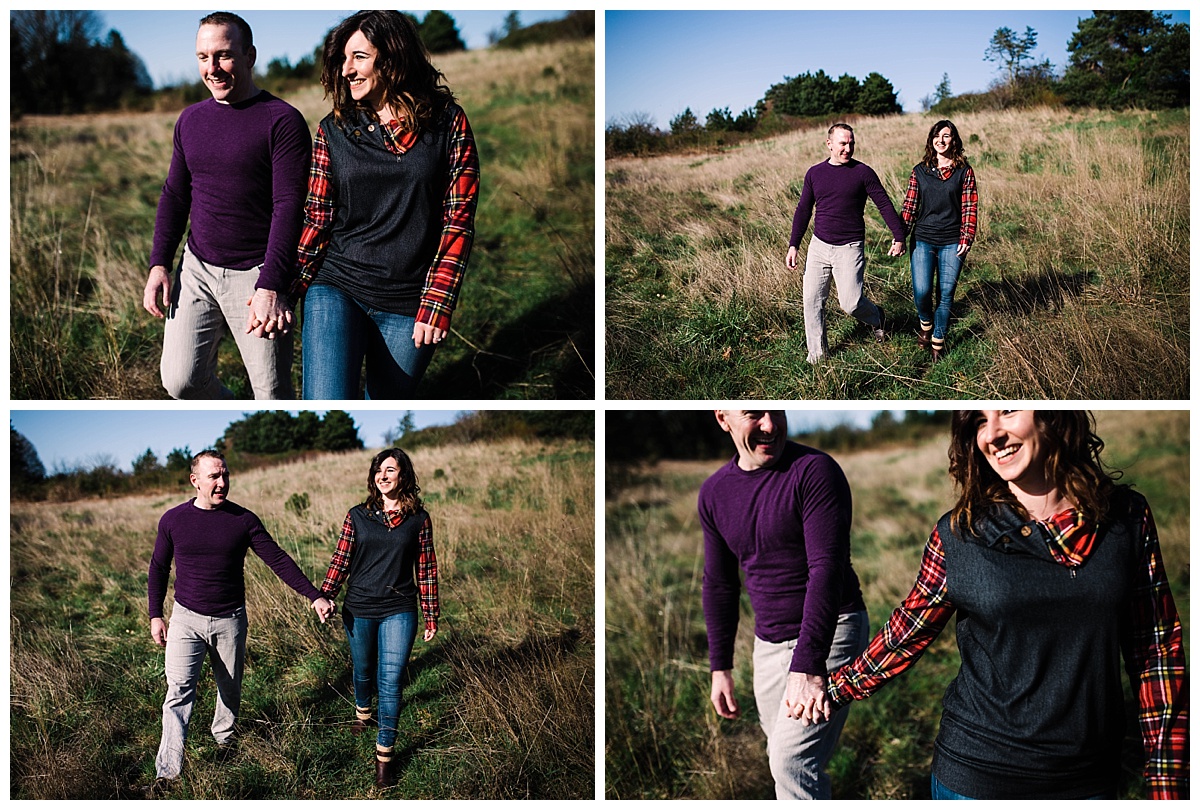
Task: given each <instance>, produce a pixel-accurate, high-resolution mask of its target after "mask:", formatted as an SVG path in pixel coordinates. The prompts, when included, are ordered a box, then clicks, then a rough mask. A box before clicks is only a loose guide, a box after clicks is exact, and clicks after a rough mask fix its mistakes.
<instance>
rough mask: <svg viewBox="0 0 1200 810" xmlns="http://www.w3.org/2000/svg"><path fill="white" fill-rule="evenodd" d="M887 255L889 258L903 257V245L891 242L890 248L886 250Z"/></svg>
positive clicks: (894, 241)
mask: <svg viewBox="0 0 1200 810" xmlns="http://www.w3.org/2000/svg"><path fill="white" fill-rule="evenodd" d="M888 255H889V256H903V255H904V243H903V242H898V241H896V240H892V246H891V247H890V248H888Z"/></svg>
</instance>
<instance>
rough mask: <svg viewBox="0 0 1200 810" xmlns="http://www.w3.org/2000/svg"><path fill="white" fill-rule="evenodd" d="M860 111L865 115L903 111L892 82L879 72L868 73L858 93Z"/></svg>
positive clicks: (891, 113) (890, 113)
mask: <svg viewBox="0 0 1200 810" xmlns="http://www.w3.org/2000/svg"><path fill="white" fill-rule="evenodd" d="M858 112H860V113H862V114H863V115H893V114H895V113H899V112H903V108H901V106H900V104H899V102H897V101H896V90H895V88H893V87H892V83H891V82H889V81H888V80H887V79H885V78H884V77H883V76H882V75H880V74H878V73H868V74H867V77H866V78H865V79H863V83H862V90H860V91H859V93H858Z"/></svg>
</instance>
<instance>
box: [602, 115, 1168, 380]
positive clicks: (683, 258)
mask: <svg viewBox="0 0 1200 810" xmlns="http://www.w3.org/2000/svg"><path fill="white" fill-rule="evenodd" d="M932 120H933V119H931V118H930V117H929V116H918V115H906V116H894V117H887V118H879V119H873V118H868V119H862V120H859V121H856V122H855V128H856V129H855V134H856V139H857V151H856V157H857V158H859V159H861V160H862V161H864V162H865V163H867V164H869V165H870V166H872V167H873V168H874V169H875V170H876V172H877V173H878V174H879V176H880V178H881V180H882V182H883V185H884V187H885V189H886V190H887V191H888V193H889V196H890V197H891V198H892V200H893V202H894V203H895V204H896V206H897V208H898V207H899V204H900V202H901V201H902V200H903V196H904V191H905V189H906V187H907V181H908V176H909V173H910V171H911V169H912V166H913V164H915V163H916V162H918V160H919V159H920V157H921V155H922V152H923V148H924V142H925V137H926V135H927V131H928V127H929V125H930V124H931V123H932ZM955 123H956V125H957V126H958V128H959V130H960V132H961V133H962V135H963V137H964V139H967V140H968V143H967V145H966V148H967V155H968V157H969V159H970V160H971V162H972V165H973V167H974V169H975V173H976V176H977V179H978V182H979V188H980V230H979V235H978V238H977V241H976V243H975V247H974V248H973V250H972V252H971V254H970V258H969V259H968V262H967V265H966V267H965V269H964V271H963V275H962V276H961V277H960V283H959V291H958V300H957V301H956V305H955V314H956V315H957V316H958V318H957V320H956V321H955V322H954V324H953V325H952V327H951V330H952V331H951V335H950V342H951V351H952V356H953V355H957V357H955V362H961V363H962V365H963V368H962V369H960V370H961V371H962V372H963V374H964V375H965V376H966V377H967V378H968V379H965V380H951V378H949V377H948V375H935V374H933V373H926V372H925V370H924V369H922V368H920V367H919V366H918V367H917V368H913V365H914V364H913V360H914V359H915V358H916V357H920V355H919V354H917V353H913V352H909V351H907V350H908V349H909V348H910V347H909V345H908V341H907V338H906V340H905V341H904V342H902V344H901V348H900V349H899V350H898V349H896V348H895V347H892V348H885V349H883V350H880V351H879V352H877V353H875V355H874V356H871V357H868V358H867V359H866V360H865V362H864V361H863V360H861V359H860V357H859V356H858V355H854V356H853V357H852V358H850V359H848V360H846V362H848V363H852V364H854V365H858V366H867V365H876V366H878V367H882V371H880V376H881V377H887V378H888V382H887V383H886V384H891V383H892V381H893V380H894V379H896V378H903V377H909V378H911V379H910V380H908V382H907V383H906V384H904V385H898V386H895V387H893V388H891V389H885V388H884V387H883V386H884V385H885V383H883V382H881V383H879V384H876V385H874V386H871V385H870V384H869V383H867V384H863V388H864V389H865V390H860V393H859V394H858V395H859V396H868V397H870V396H876V395H881V394H882V395H887V396H891V395H893V393H894V394H895V395H896V396H899V398H906V397H904V396H901V394H903V393H905V391H906V389H907V392H908V393H911V394H913V395H915V396H918V397H933V398H944V397H945V396H947V395H948V396H964V395H965V396H974V397H989V396H995V397H1012V396H1023V397H1028V398H1132V399H1143V398H1177V397H1181V396H1184V395H1185V392H1186V390H1187V380H1188V378H1189V377H1188V370H1187V369H1188V334H1189V322H1188V321H1189V303H1188V302H1189V300H1190V293H1189V285H1188V282H1187V278H1188V273H1187V268H1188V258H1189V255H1190V232H1189V199H1190V194H1189V183H1188V178H1189V171H1190V165H1189V143H1190V141H1189V131H1188V125H1189V116H1188V115H1187V112H1186V111H1184V112H1183V113H1177V112H1174V113H1163V114H1161V115H1160V114H1156V113H1108V112H1098V111H1094V110H1092V111H1082V112H1070V111H1066V110H1052V109H1049V108H1042V109H1035V110H1028V111H1020V112H983V113H975V114H969V115H963V116H961V117H959V118H957V119H956V121H955ZM824 139H825V132H824V130H820V131H818V130H806V131H798V132H793V133H790V134H787V135H782V136H779V137H776V138H773V139H770V140H767V141H760V142H755V143H748V144H744V145H742V146H740V147H739V148H738V149H736V150H732V151H729V152H722V153H719V154H705V155H674V156H667V157H656V158H640V159H639V158H620V159H610V160H608V161H607V162H606V174H607V179H606V187H607V195H606V219H605V238H606V244H607V247H608V251H609V256H610V257H613V258H611V259H610V261H609V265H608V267H607V271H606V277H607V279H608V282H609V283H608V286H609V292H608V322H607V326H608V337H609V343H610V351H609V356H610V358H611V359H613V360H615V361H616V369H615V371H616V374H615V375H614V376H615V380H610V391H611V392H612V393H613V394H614V395H617V396H648V395H651V394H654V393H659V394H661V393H663V392H653V391H650V390H649V388H648V385H649V384H648V381H647V380H646V379H644V378H640V377H639V373H638V369H639V368H644V367H645V365H646V364H649V363H652V362H653V361H652V359H651V357H652V356H653V354H654V352H653V351H646V352H644V353H643V354H641V355H639V354H638V352H637V351H636V350H634V349H633V348H630V344H631V343H633V342H637V341H645V340H646V334H645V333H646V332H647V331H648V330H647V320H648V318H647V316H646V315H644V310H645V309H646V305H647V304H651V303H652V304H653V305H654V309H655V311H656V313H657V323H656V329H655V330H654V331H656V332H659V333H660V334H661V337H656V336H655V335H653V334H652V335H651V336H650V340H652V341H655V340H657V341H661V343H662V344H663V347H666V346H670V345H671V344H672V343H679V342H680V339H681V335H686V334H690V331H691V329H692V328H694V329H697V330H699V329H702V328H704V327H701V326H699V325H697V326H694V327H691V328H689V326H688V324H687V323H686V322H688V321H692V322H694V323H696V324H700V323H707V324H708V326H707V328H708V329H709V331H713V330H712V325H711V323H709V322H708V321H705V318H704V314H705V313H708V312H709V311H710V310H715V311H718V312H723V313H726V314H725V316H724V317H726V318H729V319H731V320H742V321H745V322H744V323H738V324H736V327H735V326H734V325H732V324H731V325H730V327H729V328H728V330H725V331H727V332H728V333H729V336H726V337H725V338H724V342H723V343H720V344H717V343H712V344H710V345H707V346H704V349H706V350H707V351H713V350H714V349H715V350H717V351H721V350H722V349H725V348H731V349H732V351H733V354H734V356H735V357H737V356H738V354H739V353H740V354H741V356H742V359H743V360H744V361H751V362H757V363H762V364H763V365H764V366H767V365H769V361H768V360H765V359H763V358H762V357H760V356H758V355H759V354H761V353H763V352H766V353H772V352H773V353H774V354H776V355H777V356H778V355H781V354H783V353H784V351H785V349H786V350H787V351H788V352H789V353H790V352H791V350H792V349H793V348H794V341H791V340H789V338H790V337H791V336H792V334H793V333H794V332H796V331H798V330H800V329H801V328H802V327H801V324H800V315H799V312H798V309H799V298H800V273H799V272H797V271H793V270H789V269H787V268H786V267H785V265H784V261H783V259H784V255H785V253H786V251H787V240H788V235H789V233H790V228H791V216H792V213H793V212H794V209H795V205H796V202H797V201H798V199H799V195H800V190H801V184H802V181H803V177H804V173H805V171H806V170H807V169H808V167H809V166H811V165H813V164H815V163H818V162H820V161H821V160H822V159H824V158H826V157H827V156H828V155H827V153H826V152H825V150H824ZM647 200H653V201H654V205H646V204H645V202H646V201H647ZM890 239H891V237H890V235H889V233H888V231H887V230H886V229H885V228H884V226H883V223H882V220H881V218H880V217H879V215H878V213H877V212H876V211H875V209H874V206H873V204H868V206H867V252H868V257H869V258H868V263H867V276H868V284H867V287H868V294H869V295H870V296H871V297H872V298H873V299H875V300H876V301H879V302H882V303H883V305H884V308H885V310H886V311H887V312H888V314H889V316H890V317H891V318H892V319H893V322H894V323H898V324H900V325H901V326H904V325H906V324H907V323H908V321H910V320H913V319H914V318H915V316H914V315H912V314H911V310H912V308H913V305H912V303H911V297H912V293H911V282H910V275H909V265H908V258H907V257H903V258H899V259H890V258H887V257H886V256H884V255H883V254H884V252H885V250H886V247H887V245H888V244H889V243H890ZM803 249H804V248H803V246H802V250H803ZM664 311H666V312H667V313H669V314H667V315H663V314H662V313H663V312H664ZM829 317H830V321H831V326H830V329H831V333H834V338H835V339H834V341H833V342H834V343H835V345H836V343H837V340H836V338H837V333H838V329H839V328H840V327H839V322H840V321H841V320H843V319H844V316H843V315H842V314H841V313H840V311H839V310H837V307H836V305H832V311H831V312H830V316H829ZM717 320H718V321H720V318H719V317H718V318H717ZM721 325H722V326H724V324H721ZM734 336H737V337H734ZM800 342H801V343H802V336H800ZM959 346H962V347H963V350H962V351H959V350H958V348H957V347H959ZM659 348H661V352H660V353H661V354H663V355H665V356H669V357H672V358H677V359H675V360H674V362H675V364H676V365H678V366H683V367H685V369H686V367H687V366H688V365H689V364H690V363H692V362H694V363H695V364H696V365H697V366H698V367H700V368H705V366H704V361H705V360H706V359H710V358H702V357H693V356H691V355H688V354H686V353H683V352H680V351H678V350H673V349H670V348H662V347H659ZM697 351H700V350H699V349H698V350H697ZM626 352H628V354H629V356H630V358H631V359H629V360H628V361H626V360H625V353H626ZM977 355H982V357H979V356H977ZM781 359H782V360H783V364H784V365H785V367H789V366H790V365H791V362H790V358H786V357H784V358H781ZM626 362H627V363H628V366H626ZM925 364H926V365H927V360H926V361H925ZM713 365H718V364H715V363H714V364H713ZM801 371H803V367H797V368H796V372H795V373H796V375H797V376H802V375H801ZM864 373H865V372H864ZM805 374H810V372H805ZM651 379H653V378H651ZM946 383H950V385H949V386H947V385H946ZM939 384H941V385H939ZM800 385H801V387H800V389H799V390H792V391H790V393H789V392H788V391H787V390H784V391H773V390H772V391H767V392H766V393H770V394H772V395H776V394H789V395H792V396H795V395H801V396H805V395H810V394H813V395H815V394H818V393H835V394H836V389H830V390H824V389H821V388H820V382H819V381H818V382H815V383H813V388H806V387H804V385H805V383H804V382H801V383H800ZM852 386H853V384H852ZM698 388H699V390H698V391H697V392H696V393H697V395H702V396H713V397H718V396H723V395H725V393H721V394H718V393H716V391H713V392H712V393H707V394H706V393H705V392H704V390H703V384H702V383H701V384H699V385H698ZM873 391H879V392H881V394H876V393H873ZM642 392H645V393H642ZM744 393H745V395H746V396H755V395H757V394H759V393H763V392H762V391H761V389H760V391H753V390H752V391H748V392H744ZM668 395H669V394H668ZM850 395H851V396H854V394H853V393H852V394H850Z"/></svg>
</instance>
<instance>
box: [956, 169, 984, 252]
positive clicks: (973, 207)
mask: <svg viewBox="0 0 1200 810" xmlns="http://www.w3.org/2000/svg"><path fill="white" fill-rule="evenodd" d="M978 224H979V187H978V186H977V185H976V183H975V171H974V170H973V169H972V168H971V167H970V166H968V167H967V170H966V173H965V174H964V175H963V188H962V225H961V226H960V228H959V235H958V244H960V245H965V246H966V247H970V246H971V243H972V242H974V241H975V230H976V228H977V227H978Z"/></svg>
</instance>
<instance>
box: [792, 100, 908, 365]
mask: <svg viewBox="0 0 1200 810" xmlns="http://www.w3.org/2000/svg"><path fill="white" fill-rule="evenodd" d="M825 148H826V149H828V150H829V159H828V160H825V161H822V162H821V163H818V164H817V165H816V166H813V167H812V168H810V169H809V170H808V172H807V173H806V174H805V175H804V188H803V190H802V191H801V192H800V203H799V205H797V206H796V213H795V215H794V216H793V217H792V238H791V240H790V242H789V243H788V245H789V246H788V252H787V266H788V268H789V269H792V270H794V269H795V268H796V259H797V253H798V249H799V247H800V240H801V239H803V238H804V232H805V231H806V230H807V229H808V221H809V219H810V218H812V213H813V206H814V205H815V206H816V209H817V216H816V219H815V221H814V222H813V236H812V239H811V240H810V241H809V243H808V260H807V262H806V263H805V265H804V333H805V337H806V339H807V341H808V362H810V363H818V362H820V360H821V359H822V358H824V357H825V355H826V354H827V353H828V351H829V346H828V343H827V341H826V337H825V299H827V298H828V297H829V282H830V279H832V280H833V281H834V282H835V283H836V284H837V292H838V303H839V304H841V306H842V309H843V310H845V311H846V313H847V314H849V315H852V316H853V317H855V318H857V319H858V320H860V321H862V322H863V323H865V324H867V325H868V326H870V327H871V329H872V330H873V332H874V333H875V339H876V340H877V341H879V342H883V341H885V340H887V331H886V330H885V329H884V326H883V310H882V309H880V308H879V307H878V306H876V305H875V303H874V302H872V301H871V300H870V299H869V298H867V297H866V296H865V295H864V294H863V271H864V269H865V267H866V264H867V262H866V258H865V256H864V255H863V240H864V239H865V238H866V229H865V228H864V226H863V212H864V210H865V209H866V205H867V197H870V198H871V199H872V200H873V201H874V202H875V206H876V207H877V208H878V209H879V213H881V214H882V215H883V221H884V222H885V223H887V226H888V229H889V230H891V232H892V238H893V240H894V241H893V242H892V246H891V248H890V249H889V250H888V255H889V256H899V255H901V254H902V253H904V235H905V234H904V223H903V221H901V219H900V217H899V216H898V215H897V214H896V209H895V208H894V207H893V206H892V201H891V200H890V199H888V195H887V192H886V191H884V190H883V186H882V185H881V184H880V182H879V177H878V176H876V174H875V172H874V170H872V169H871V167H870V166H868V165H866V164H865V163H860V162H858V161H857V160H855V159H854V130H852V129H851V128H850V126H849V125H848V124H834V125H833V126H831V127H830V128H829V137H828V138H827V139H826V140H825Z"/></svg>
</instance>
